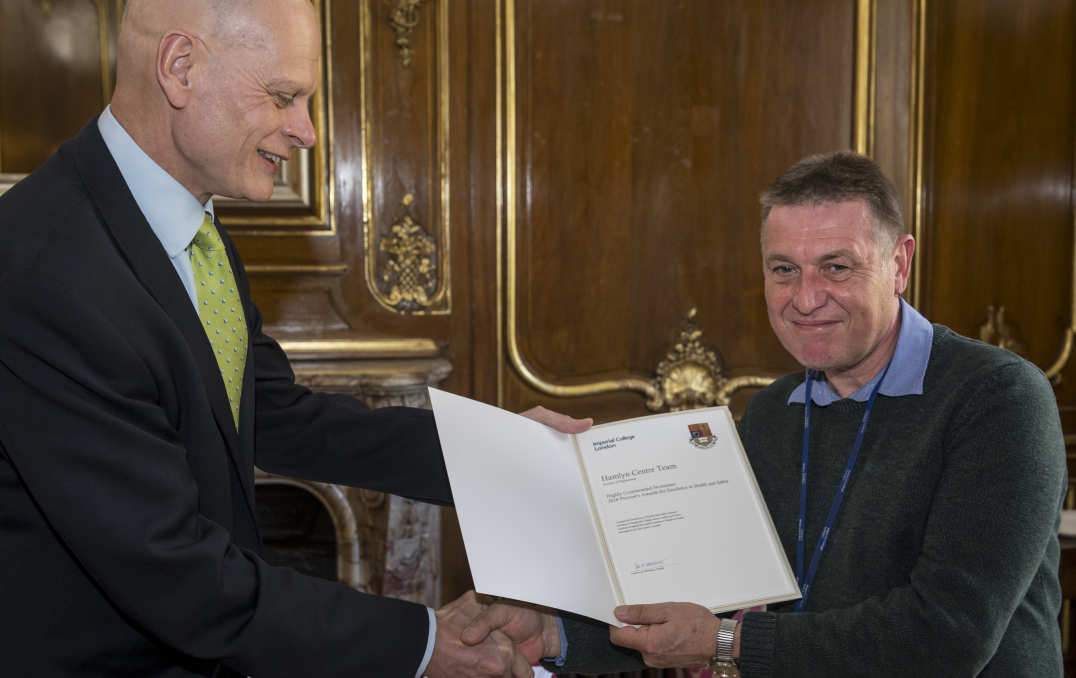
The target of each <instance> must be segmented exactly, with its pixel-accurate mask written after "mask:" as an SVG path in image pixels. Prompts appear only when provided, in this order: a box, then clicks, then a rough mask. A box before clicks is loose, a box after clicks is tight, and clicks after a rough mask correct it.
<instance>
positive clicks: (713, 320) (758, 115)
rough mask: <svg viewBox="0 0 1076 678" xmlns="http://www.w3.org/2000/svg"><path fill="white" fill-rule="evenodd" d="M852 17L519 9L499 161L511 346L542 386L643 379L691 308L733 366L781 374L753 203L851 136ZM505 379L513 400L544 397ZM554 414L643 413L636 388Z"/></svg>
mask: <svg viewBox="0 0 1076 678" xmlns="http://www.w3.org/2000/svg"><path fill="white" fill-rule="evenodd" d="M855 18H856V3H854V2H838V1H834V2H818V3H810V4H809V5H808V4H804V3H800V2H769V3H710V2H694V3H650V2H631V1H623V2H609V1H606V2H579V1H576V0H566V1H563V2H527V1H521V2H519V4H518V7H517V22H516V27H515V29H516V35H517V36H518V38H517V43H516V44H515V45H514V52H513V53H512V54H510V57H511V58H512V59H514V67H515V68H516V73H517V79H518V80H517V82H518V84H517V91H516V93H515V94H516V96H515V99H514V100H508V101H507V102H506V106H507V107H510V108H511V109H514V111H515V113H516V115H517V116H518V132H517V136H516V138H515V141H516V144H517V149H516V150H517V155H516V157H515V158H512V157H507V158H506V162H507V163H509V164H511V163H513V160H514V161H515V166H516V171H517V175H516V176H517V177H518V183H517V185H516V189H517V192H516V194H515V195H516V201H517V204H516V205H514V207H516V209H517V214H518V222H517V223H516V224H515V228H516V231H517V233H518V250H517V256H518V258H519V271H518V277H517V284H518V289H519V294H518V300H517V301H518V308H519V314H518V339H519V342H520V348H521V351H522V354H523V356H524V359H525V360H526V361H527V363H529V365H530V366H531V368H532V369H533V370H534V371H535V372H536V373H537V374H538V375H539V376H540V377H541V378H542V379H544V380H547V381H549V382H556V383H578V382H580V381H592V380H594V379H595V378H596V377H597V376H601V377H606V378H608V377H610V376H612V377H617V376H626V375H629V374H638V375H646V376H651V375H653V373H654V370H655V369H656V367H657V364H658V362H659V361H660V360H661V359H662V358H663V357H664V355H665V353H666V351H667V350H668V349H669V347H670V344H671V342H672V340H673V339H674V338H675V333H676V330H677V329H678V327H679V323H680V320H681V318H682V317H683V316H684V314H685V313H686V312H687V311H688V310H689V309H691V308H693V307H696V308H698V316H697V321H698V323H699V325H700V326H702V328H703V329H704V332H705V333H706V335H705V336H706V337H707V339H708V340H709V342H710V343H711V344H712V345H714V346H715V347H717V348H718V349H719V350H720V351H721V352H722V353H723V354H724V357H725V359H726V364H727V366H728V367H729V368H730V369H737V368H744V367H747V368H754V369H755V370H757V369H759V368H763V369H765V370H767V371H770V372H781V371H784V370H786V369H789V368H791V367H793V363H792V361H791V359H790V358H789V357H788V356H787V355H786V354H785V353H784V351H783V350H782V349H781V348H780V345H779V344H778V343H777V341H776V339H775V338H774V337H773V334H772V332H771V331H770V329H769V325H768V322H767V320H766V315H765V309H764V304H763V299H762V284H761V274H760V266H761V265H760V262H759V258H758V207H757V194H758V191H759V189H760V188H761V187H762V186H763V185H764V184H765V183H767V182H768V181H769V180H770V179H771V178H772V177H773V176H776V174H777V173H778V172H780V171H781V170H782V169H783V168H784V167H785V166H787V165H788V164H790V163H791V162H792V161H793V160H795V159H796V158H798V157H800V156H802V155H805V154H807V153H811V152H820V151H826V150H832V149H836V148H848V147H850V146H851V145H852V143H853V122H854V121H853V101H852V95H853V89H854V82H853V78H854V63H855V50H854V47H855V27H856V22H855ZM805 26H810V29H809V30H805V29H804V27H805ZM512 66H513V63H509V65H508V67H509V68H511V67H512ZM508 114H509V115H510V114H511V111H508ZM509 150H510V149H509ZM512 208H513V205H512V204H509V206H508V209H512ZM507 227H508V228H509V229H512V228H513V224H512V223H511V220H509V223H508V226H507ZM508 384H509V388H508V391H507V394H506V404H507V405H508V406H509V407H510V408H516V407H522V406H524V405H526V404H528V403H530V402H531V401H533V400H534V399H535V398H536V396H537V394H536V393H535V391H534V389H532V388H531V387H530V386H528V385H525V384H523V383H522V382H521V381H520V380H518V379H516V378H515V375H514V374H513V375H509V378H508ZM541 397H543V398H545V396H544V395H543V396H541ZM556 406H557V407H560V408H562V409H567V410H571V411H578V412H584V411H588V410H590V411H597V410H596V409H595V408H598V409H600V410H602V411H603V413H605V412H609V414H614V413H615V415H619V416H626V415H629V414H641V413H644V412H645V409H644V407H643V399H642V397H641V396H640V395H639V394H621V395H606V396H600V397H593V398H586V399H582V400H578V399H574V400H570V401H557V402H556ZM615 415H614V416H615Z"/></svg>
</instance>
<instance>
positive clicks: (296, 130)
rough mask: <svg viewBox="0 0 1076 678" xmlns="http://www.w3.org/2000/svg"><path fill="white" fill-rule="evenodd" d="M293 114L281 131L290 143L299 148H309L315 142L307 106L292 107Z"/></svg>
mask: <svg viewBox="0 0 1076 678" xmlns="http://www.w3.org/2000/svg"><path fill="white" fill-rule="evenodd" d="M293 109H294V111H295V114H294V115H293V116H291V118H290V119H289V120H288V122H287V123H286V124H285V125H284V129H283V130H282V131H283V133H284V135H285V136H286V137H288V139H289V140H290V141H291V143H292V144H293V145H295V146H298V147H299V148H310V147H311V146H313V145H314V142H316V141H317V133H316V132H314V123H313V122H312V121H311V120H310V111H309V110H308V108H307V106H294V107H293Z"/></svg>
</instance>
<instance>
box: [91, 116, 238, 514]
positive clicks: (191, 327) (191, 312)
mask: <svg viewBox="0 0 1076 678" xmlns="http://www.w3.org/2000/svg"><path fill="white" fill-rule="evenodd" d="M75 157H76V160H75V162H76V167H77V168H78V172H79V174H80V175H81V178H82V181H83V182H84V183H85V185H86V187H87V190H88V192H89V194H90V196H91V197H92V199H93V201H94V204H95V206H96V207H97V210H98V212H99V213H100V214H101V218H102V220H103V221H104V223H105V225H106V226H107V228H108V229H109V231H110V232H111V233H112V237H113V238H114V239H115V241H116V243H117V244H118V245H119V248H120V251H121V252H122V253H123V256H124V257H125V259H126V261H127V264H128V265H129V266H130V267H131V269H132V270H133V271H134V273H135V275H136V276H137V277H138V279H139V280H140V281H141V282H142V284H143V285H144V286H145V288H146V290H148V291H149V293H150V294H151V295H152V296H153V298H154V299H156V300H157V303H158V304H160V305H161V307H162V308H163V309H164V310H165V312H166V313H167V314H168V315H169V317H171V318H172V321H173V322H175V324H176V327H178V328H179V331H180V332H181V333H182V334H183V337H184V339H186V341H187V345H188V346H189V347H190V350H191V353H192V354H193V356H194V360H195V363H196V364H197V365H198V373H199V376H201V378H202V383H203V384H205V388H206V392H207V395H208V397H209V403H210V406H211V408H212V410H213V416H214V418H215V419H216V422H217V428H218V429H220V432H221V435H222V436H223V437H224V440H225V442H226V444H227V447H228V452H229V454H230V455H231V457H232V461H233V462H234V463H235V464H236V466H237V468H238V470H239V476H240V478H242V479H243V483H242V484H243V493H244V494H245V495H246V500H247V504H248V506H249V507H250V510H251V512H252V513H253V512H254V488H253V485H252V482H248V480H247V477H248V476H250V475H251V474H250V473H247V472H245V471H244V464H243V461H244V459H243V455H242V453H241V451H240V440H239V434H238V433H237V432H236V428H235V422H234V421H233V419H232V413H231V410H230V409H229V407H228V394H227V393H226V392H225V390H224V382H223V380H222V379H221V376H220V368H219V367H218V366H217V361H216V358H214V356H213V348H212V346H211V345H210V343H209V338H208V337H206V334H205V330H203V329H202V323H201V320H199V318H198V313H197V311H196V310H195V308H194V305H193V304H191V300H190V297H189V296H187V290H186V289H185V288H184V287H183V283H182V282H181V281H180V280H179V277H178V276H177V275H176V272H175V268H174V267H173V266H172V262H171V261H170V260H169V259H168V255H167V253H166V252H165V251H164V248H163V247H162V246H161V243H160V241H159V240H157V237H156V236H155V235H154V234H153V230H152V229H151V228H150V226H149V223H148V222H147V221H146V218H145V216H144V215H143V214H142V211H141V210H139V209H138V204H137V203H135V201H134V197H133V196H132V195H131V192H130V190H129V189H128V188H127V184H126V182H124V180H123V175H121V174H120V171H119V168H118V167H117V166H116V162H115V160H114V159H113V158H112V154H111V153H109V152H108V148H107V147H106V146H105V143H104V140H102V138H101V133H100V131H99V130H98V129H97V120H96V119H94V120H92V121H91V122H90V124H88V125H87V126H86V127H85V128H84V129H83V130H82V132H81V133H80V134H79V135H78V137H76V153H75ZM244 385H245V384H244ZM250 464H251V461H250V460H247V466H249V465H250Z"/></svg>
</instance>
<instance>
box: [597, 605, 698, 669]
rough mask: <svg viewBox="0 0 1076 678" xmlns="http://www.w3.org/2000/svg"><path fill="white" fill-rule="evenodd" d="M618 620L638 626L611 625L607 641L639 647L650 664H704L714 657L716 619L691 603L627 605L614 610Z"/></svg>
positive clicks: (659, 666)
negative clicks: (638, 625)
mask: <svg viewBox="0 0 1076 678" xmlns="http://www.w3.org/2000/svg"><path fill="white" fill-rule="evenodd" d="M614 614H616V617H617V619H620V620H621V621H624V622H628V623H633V624H642V626H640V627H639V628H634V627H631V626H626V627H624V628H611V629H610V630H609V640H610V641H611V642H612V643H614V644H616V645H620V646H622V647H628V648H631V649H634V650H638V651H639V653H640V654H642V656H643V661H645V662H646V663H647V664H648V665H649V666H654V667H658V668H664V667H671V666H684V667H691V666H704V665H705V664H706V663H707V662H708V661H709V659H710V657H712V656H713V652H714V645H715V642H716V639H717V626H718V623H719V622H718V620H717V618H716V617H714V616H713V614H712V613H711V612H710V611H709V610H707V609H706V608H704V607H702V606H701V605H695V604H693V603H658V604H655V605H628V606H623V607H618V608H616V610H614Z"/></svg>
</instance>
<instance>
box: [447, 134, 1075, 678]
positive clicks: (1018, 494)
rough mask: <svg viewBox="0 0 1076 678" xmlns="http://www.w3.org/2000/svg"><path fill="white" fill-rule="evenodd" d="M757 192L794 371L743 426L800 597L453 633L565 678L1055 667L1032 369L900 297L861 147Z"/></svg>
mask: <svg viewBox="0 0 1076 678" xmlns="http://www.w3.org/2000/svg"><path fill="white" fill-rule="evenodd" d="M761 202H762V258H763V269H764V277H765V290H766V305H767V309H768V312H769V318H770V324H771V325H772V327H773V330H774V332H775V333H776V334H777V337H778V338H779V339H780V340H781V343H782V345H783V346H784V347H785V348H786V349H787V350H788V351H789V353H791V354H792V355H793V356H794V357H795V358H796V359H797V360H798V361H799V362H800V363H801V364H802V365H803V366H804V368H805V369H804V370H803V371H802V372H798V373H795V374H791V375H788V376H786V377H784V378H782V379H779V380H778V381H776V382H775V383H774V384H772V385H770V386H769V387H767V388H765V389H763V390H762V391H761V392H759V393H758V394H757V395H755V397H754V398H752V399H751V401H750V403H749V404H748V406H747V410H746V412H745V414H744V416H743V419H742V420H741V422H740V435H741V437H742V439H743V443H744V446H745V448H746V450H747V452H748V454H749V456H750V459H751V463H752V466H753V468H754V471H755V475H756V476H757V478H758V483H759V487H760V488H761V490H762V493H763V495H764V496H765V498H766V502H767V504H768V506H769V509H770V512H771V515H772V517H773V521H774V524H775V525H776V528H777V531H778V533H779V534H780V536H781V540H782V543H783V545H784V548H785V552H786V553H787V554H788V557H789V561H790V562H791V563H793V564H794V569H795V571H796V574H797V578H798V580H799V584H800V589H801V592H802V594H803V598H802V599H801V600H800V601H796V602H794V603H787V604H783V605H778V606H773V607H771V608H770V609H769V610H766V611H763V612H758V611H755V612H748V613H746V614H744V615H742V619H740V620H734V619H719V618H716V617H714V616H713V615H712V614H711V613H710V612H709V611H708V610H706V609H705V608H703V607H701V606H699V605H695V604H692V603H662V604H654V605H633V606H624V607H621V608H617V611H616V614H617V617H618V618H619V619H621V620H622V621H624V622H627V623H629V624H633V625H637V627H634V626H627V627H624V628H621V629H609V628H608V627H607V626H605V625H601V624H597V623H595V622H592V621H589V620H581V619H576V618H572V617H571V616H569V615H562V616H561V617H560V618H556V617H554V616H552V615H550V614H546V613H542V612H538V611H535V610H532V609H529V608H523V607H517V606H513V605H508V604H503V603H502V604H498V605H494V606H492V607H490V608H489V609H487V610H486V612H485V613H483V614H482V615H481V616H480V617H478V618H477V619H476V620H475V621H474V622H472V624H471V626H470V627H469V628H468V629H467V631H465V634H464V640H465V642H477V641H478V640H479V639H481V638H482V637H483V636H484V635H485V633H486V632H487V631H488V630H489V629H491V628H498V627H499V628H501V629H502V630H504V631H506V632H507V633H508V634H509V635H510V636H512V637H513V638H515V639H516V640H517V642H519V643H521V647H522V649H523V650H524V651H525V652H526V653H529V654H531V655H533V656H534V657H546V658H553V659H547V660H546V664H547V666H548V667H549V668H550V669H553V670H558V671H563V672H581V673H586V672H591V673H593V672H610V671H621V670H633V669H638V668H640V667H641V666H642V664H641V662H640V660H641V661H643V662H645V664H646V665H649V666H656V667H670V666H705V665H707V664H712V665H713V666H714V667H715V668H716V669H720V670H721V671H725V672H726V674H728V675H735V674H736V670H737V667H736V665H738V670H739V671H740V672H742V675H743V676H744V678H756V677H769V676H778V677H785V676H872V677H873V676H889V675H892V676H1005V677H1006V678H1011V677H1013V676H1027V677H1029V678H1031V677H1034V678H1043V677H1049V676H1057V677H1060V676H1061V675H1062V673H1063V671H1062V664H1061V643H1060V634H1059V630H1058V624H1057V615H1058V612H1059V610H1060V605H1061V593H1060V587H1059V584H1058V576H1057V575H1058V572H1057V570H1058V541H1057V526H1058V520H1059V510H1060V507H1061V502H1062V498H1063V496H1064V493H1065V489H1066V487H1067V481H1066V464H1065V449H1064V442H1063V440H1062V434H1061V426H1060V422H1059V419H1058V414H1057V406H1056V402H1055V400H1054V396H1053V391H1052V389H1051V387H1050V385H1049V383H1048V382H1047V380H1046V379H1045V377H1044V375H1043V373H1042V372H1041V371H1040V370H1039V369H1038V368H1036V367H1035V366H1034V365H1032V364H1030V363H1028V362H1027V361H1025V360H1023V359H1021V358H1019V357H1018V356H1016V355H1014V354H1012V353H1010V352H1008V351H1003V350H1001V349H999V348H996V347H993V346H989V345H986V344H983V343H980V342H978V341H974V340H972V339H968V338H966V337H963V336H960V335H958V334H956V333H955V332H953V331H952V330H950V329H948V328H946V327H944V326H942V325H932V324H931V323H930V322H928V321H927V320H926V319H925V318H924V317H923V316H922V315H920V314H919V313H918V312H917V311H916V310H915V309H913V308H912V307H911V306H909V305H908V304H907V303H905V302H904V301H903V300H902V299H901V297H900V295H901V294H902V293H903V292H904V289H905V287H906V285H907V282H908V275H909V272H910V270H911V262H912V255H913V254H914V251H915V240H914V238H913V237H912V236H911V235H909V234H907V233H906V232H905V228H904V222H903V217H902V216H901V211H900V205H899V201H898V200H897V197H896V190H895V188H894V186H893V184H892V182H890V181H889V180H888V179H887V178H886V177H885V176H884V175H883V173H882V172H881V170H880V169H879V168H878V167H877V165H875V164H874V163H873V162H872V161H871V160H869V159H867V158H865V157H863V156H859V155H856V154H852V153H834V154H830V155H825V156H812V157H809V158H806V159H804V160H802V161H800V162H798V163H797V164H795V165H794V166H792V167H791V168H790V169H789V170H788V171H786V172H785V173H784V174H782V175H781V176H780V177H779V178H778V179H777V180H775V181H774V182H773V183H772V184H771V185H770V186H769V187H767V189H766V190H765V191H764V192H763V193H762V199H761ZM735 519H736V518H735V516H715V520H735ZM699 538H700V539H705V538H706V537H705V535H699ZM728 557H729V558H735V557H736V554H735V553H729V554H728ZM625 648H630V650H628V649H625Z"/></svg>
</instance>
